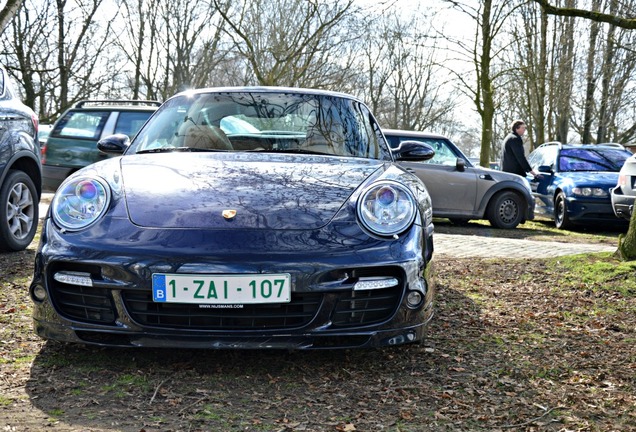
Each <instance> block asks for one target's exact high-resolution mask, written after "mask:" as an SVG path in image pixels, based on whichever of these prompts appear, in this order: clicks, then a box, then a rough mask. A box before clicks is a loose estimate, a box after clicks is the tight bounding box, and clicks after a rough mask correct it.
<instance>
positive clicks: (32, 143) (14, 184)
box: [0, 67, 42, 251]
mask: <svg viewBox="0 0 636 432" xmlns="http://www.w3.org/2000/svg"><path fill="white" fill-rule="evenodd" d="M37 131H38V118H37V116H36V115H35V113H34V112H33V110H32V109H31V108H29V107H27V106H26V105H24V104H23V103H22V102H21V101H20V100H19V99H18V97H17V94H16V93H15V91H14V90H13V87H12V86H11V83H10V81H9V77H8V76H7V73H6V71H5V70H4V69H3V68H1V67H0V250H2V251H19V250H23V249H25V248H26V247H27V246H28V245H29V244H30V243H31V241H32V240H33V237H34V236H35V232H36V230H37V227H38V204H39V202H40V194H41V192H42V168H41V165H40V146H39V145H38V141H37Z"/></svg>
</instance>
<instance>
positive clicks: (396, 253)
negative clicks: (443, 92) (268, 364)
mask: <svg viewBox="0 0 636 432" xmlns="http://www.w3.org/2000/svg"><path fill="white" fill-rule="evenodd" d="M98 147H99V148H100V150H102V151H105V152H110V153H123V154H122V155H121V156H120V157H115V158H111V159H108V160H105V161H102V162H99V163H96V164H93V165H90V166H88V167H86V168H84V169H82V170H80V171H78V172H76V173H75V174H73V175H72V176H71V177H69V178H67V179H66V180H65V181H64V183H63V184H62V185H61V186H60V188H59V189H58V191H57V193H56V194H55V196H54V198H53V201H52V203H51V206H50V210H49V213H48V215H47V217H46V219H45V220H44V224H43V230H42V235H41V242H40V245H39V249H38V252H37V255H36V258H35V274H34V278H33V282H32V284H31V287H30V295H31V298H32V299H33V301H34V303H35V307H34V325H35V330H36V332H37V334H38V335H40V336H41V337H43V338H46V339H54V340H60V341H67V342H79V343H87V344H97V345H109V346H131V347H142V346H144V347H185V348H286V349H289V348H292V349H294V348H295V349H305V348H316V349H317V348H350V347H374V346H387V345H398V344H403V343H409V342H415V341H418V340H420V339H421V338H422V337H423V331H424V327H425V325H426V323H427V322H428V321H429V320H430V319H431V317H432V315H433V308H432V305H433V295H434V288H433V284H432V279H431V275H432V261H431V260H432V255H433V223H432V208H431V200H430V197H429V195H428V192H427V190H426V188H425V186H424V184H423V183H422V182H421V181H420V180H419V179H418V178H417V177H415V176H414V175H412V174H410V173H408V172H406V171H405V170H403V169H402V168H400V167H399V166H398V165H397V164H396V163H395V161H397V160H426V159H428V158H430V157H432V156H433V155H434V152H433V151H432V149H431V148H430V147H429V146H427V145H425V144H422V143H416V142H406V143H403V144H402V145H401V146H400V147H399V148H397V149H395V150H391V149H390V148H389V146H388V145H387V143H386V141H385V138H384V136H383V135H382V132H381V130H380V128H379V126H378V124H377V123H376V121H375V119H374V118H373V116H372V115H371V113H370V112H369V110H368V109H367V107H366V106H365V105H364V104H363V103H362V102H361V101H359V100H358V99H356V98H353V97H351V96H348V95H344V94H340V93H333V92H325V91H316V90H303V89H286V88H223V89H205V90H196V91H189V92H185V93H181V94H178V95H176V96H174V97H172V98H171V99H169V100H168V101H166V102H165V103H164V104H163V106H162V107H161V108H160V109H159V110H158V111H157V112H156V113H155V114H154V115H153V116H152V117H151V119H150V120H149V121H148V123H147V124H146V125H145V126H144V127H143V129H142V130H141V131H140V132H139V134H138V135H137V136H136V137H135V139H134V140H133V141H132V142H129V140H128V138H127V137H126V136H113V137H110V138H107V139H105V140H102V141H101V142H100V143H99V144H98Z"/></svg>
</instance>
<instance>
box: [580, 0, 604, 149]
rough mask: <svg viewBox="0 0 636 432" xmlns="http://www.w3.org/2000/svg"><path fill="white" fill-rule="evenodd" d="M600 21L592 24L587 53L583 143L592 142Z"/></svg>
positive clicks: (596, 5)
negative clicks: (597, 41) (597, 42)
mask: <svg viewBox="0 0 636 432" xmlns="http://www.w3.org/2000/svg"><path fill="white" fill-rule="evenodd" d="M600 3H601V2H600V0H594V2H593V4H592V8H593V10H595V11H596V10H598V9H599V8H600V7H601V4H600ZM598 32H599V23H598V22H595V21H592V23H591V24H590V48H589V50H588V54H587V73H586V77H585V81H586V87H587V88H586V92H585V112H584V113H583V133H582V134H581V142H582V143H591V142H592V122H593V121H594V90H595V88H596V73H595V59H596V40H597V39H598Z"/></svg>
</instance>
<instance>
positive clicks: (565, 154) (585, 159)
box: [559, 148, 631, 172]
mask: <svg viewBox="0 0 636 432" xmlns="http://www.w3.org/2000/svg"><path fill="white" fill-rule="evenodd" d="M629 156H631V153H630V152H629V151H627V150H622V149H607V148H603V149H602V148H598V149H594V148H572V149H563V150H561V154H560V155H559V171H615V172H618V171H620V169H621V167H622V166H623V163H624V162H625V159H627V158H628V157H629Z"/></svg>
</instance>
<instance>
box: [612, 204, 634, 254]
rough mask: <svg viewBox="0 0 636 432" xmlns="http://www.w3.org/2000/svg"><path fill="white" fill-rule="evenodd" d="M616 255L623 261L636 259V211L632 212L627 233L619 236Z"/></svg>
mask: <svg viewBox="0 0 636 432" xmlns="http://www.w3.org/2000/svg"><path fill="white" fill-rule="evenodd" d="M616 255H617V256H618V257H619V258H620V259H621V260H623V261H634V260H636V211H635V212H632V217H631V219H630V220H629V228H628V229H627V233H626V234H625V235H622V234H621V235H620V236H618V250H617V251H616Z"/></svg>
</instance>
